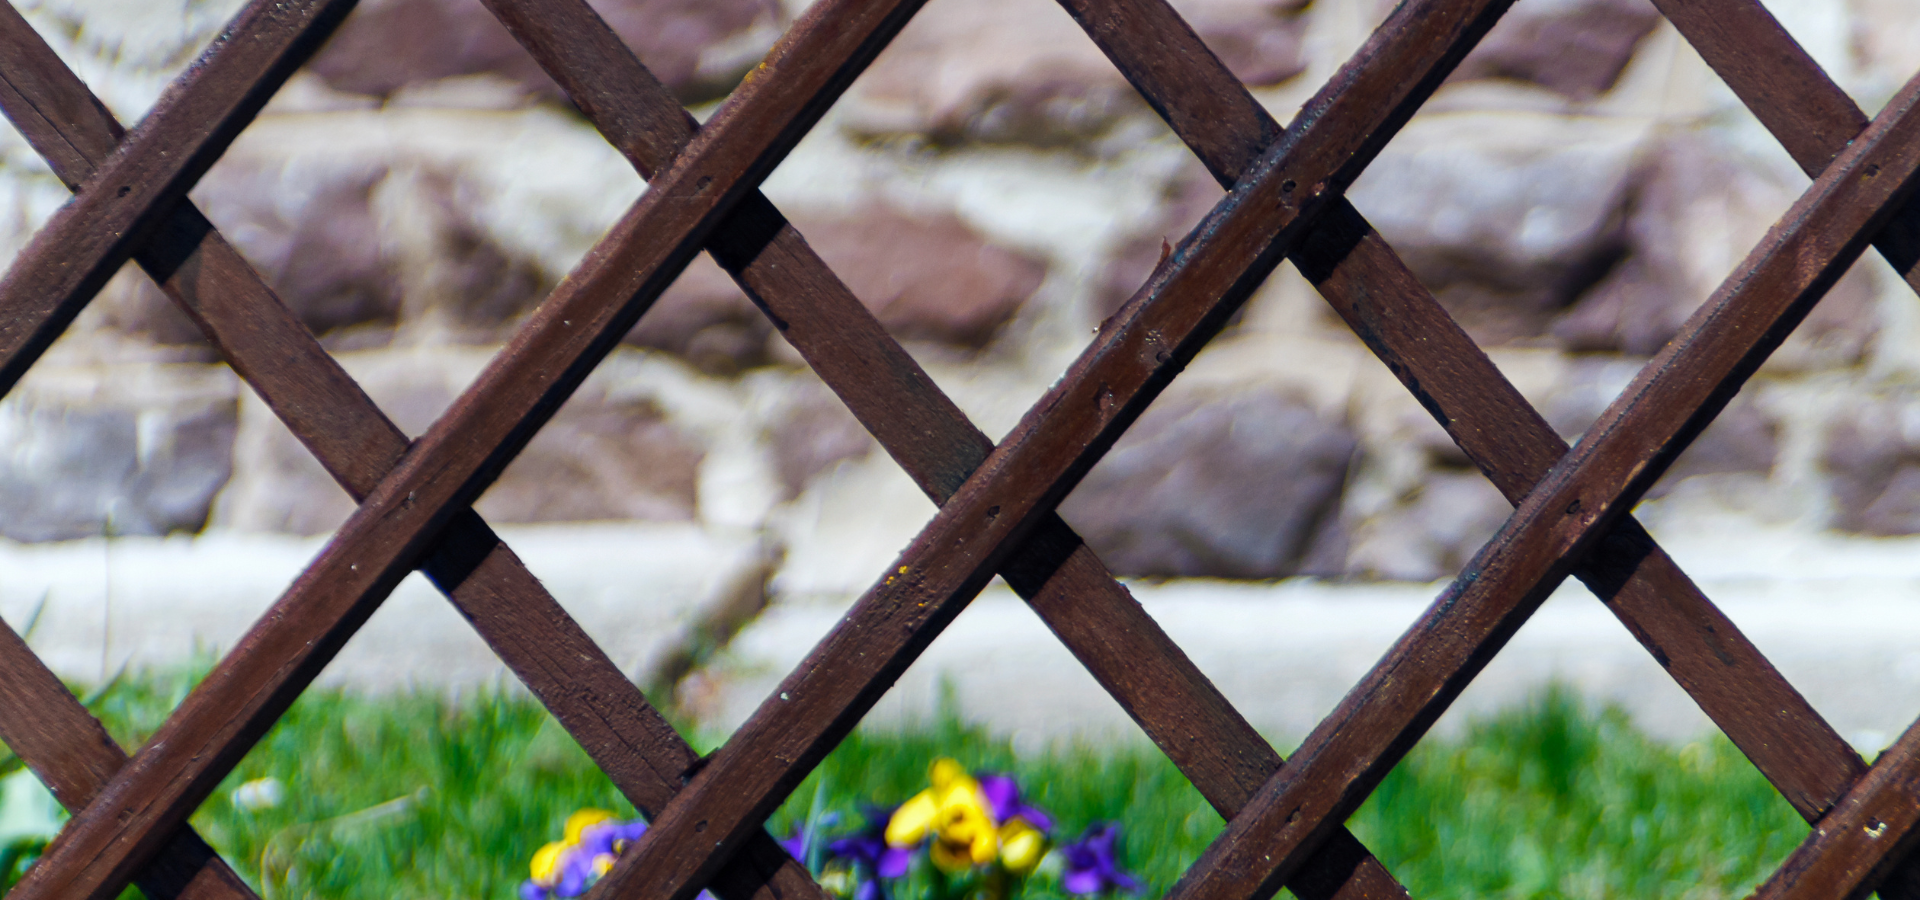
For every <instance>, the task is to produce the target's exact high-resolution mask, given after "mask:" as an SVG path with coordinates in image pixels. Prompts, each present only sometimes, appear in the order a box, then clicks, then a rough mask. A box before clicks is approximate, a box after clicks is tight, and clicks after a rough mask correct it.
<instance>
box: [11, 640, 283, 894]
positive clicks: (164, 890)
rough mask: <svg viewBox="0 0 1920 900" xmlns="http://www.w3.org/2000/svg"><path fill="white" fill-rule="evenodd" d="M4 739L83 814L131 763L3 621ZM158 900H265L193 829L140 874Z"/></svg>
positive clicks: (66, 802)
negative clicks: (127, 764) (98, 794)
mask: <svg viewBox="0 0 1920 900" xmlns="http://www.w3.org/2000/svg"><path fill="white" fill-rule="evenodd" d="M0 741H4V742H5V743H6V745H7V748H8V749H10V750H12V751H13V754H14V755H15V756H18V757H20V759H22V760H24V761H25V762H26V763H27V765H28V767H30V768H32V769H33V773H34V774H35V775H37V776H39V778H40V783H42V784H44V785H46V786H47V789H48V790H50V791H52V792H53V796H54V797H55V798H56V799H58V800H59V801H60V805H61V806H64V807H66V808H67V809H69V810H79V809H81V808H83V807H85V806H86V805H87V803H88V801H90V800H92V799H93V796H94V794H95V793H96V792H97V791H98V790H99V788H100V785H102V784H104V783H105V782H106V780H107V779H108V778H110V777H112V775H113V773H114V772H116V771H118V770H119V769H120V767H121V766H122V765H124V764H125V763H126V761H127V754H126V752H125V751H123V750H121V749H120V745H119V744H116V743H114V741H113V738H112V737H111V736H109V735H108V734H107V729H106V728H105V727H103V726H101V724H100V721H99V720H98V719H95V718H94V717H93V714H91V713H89V712H87V708H86V707H84V706H81V705H80V700H79V699H78V698H76V697H74V696H73V694H72V693H71V692H69V691H68V690H67V687H66V685H64V684H61V683H60V679H59V678H58V677H56V676H55V675H54V674H53V672H52V671H51V670H49V669H48V668H47V667H46V665H45V664H43V663H41V662H40V658H39V657H37V656H34V655H33V651H32V650H31V649H29V648H28V647H27V642H26V641H23V640H21V639H20V635H19V634H18V633H16V632H15V631H14V630H13V629H12V628H11V627H9V626H7V625H6V624H5V623H3V622H0ZM138 884H139V885H140V889H141V890H142V891H144V892H145V893H146V895H147V896H148V897H150V898H154V900H171V898H175V897H178V898H182V900H257V898H258V895H256V894H254V892H253V890H252V889H251V888H249V887H247V885H246V883H245V882H243V881H241V880H240V876H239V875H237V874H235V873H234V871H233V868H232V867H231V866H228V865H227V863H226V861H225V860H222V859H221V858H220V857H219V856H218V855H217V854H215V853H214V852H213V848H211V847H209V846H207V842H206V841H205V840H204V839H202V838H201V837H200V836H199V835H198V834H195V833H194V832H193V830H192V829H181V830H180V831H179V832H178V833H176V834H175V835H174V836H173V839H172V840H171V841H169V842H168V843H167V845H166V847H165V848H164V849H162V850H161V851H160V854H159V855H158V856H157V857H155V859H154V863H153V865H151V866H148V867H147V868H146V870H145V871H143V872H141V873H140V878H139V879H138Z"/></svg>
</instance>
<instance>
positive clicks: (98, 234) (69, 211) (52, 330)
mask: <svg viewBox="0 0 1920 900" xmlns="http://www.w3.org/2000/svg"><path fill="white" fill-rule="evenodd" d="M352 8H353V0H253V2H251V3H249V4H247V6H246V8H245V9H243V10H241V12H240V14H239V15H238V16H235V17H234V19H233V21H232V22H231V23H229V24H228V26H227V28H226V30H225V31H223V32H221V34H220V35H219V36H217V37H215V38H214V40H213V43H212V44H211V45H210V46H209V47H208V49H207V51H206V52H205V53H204V54H202V56H201V57H200V59H199V60H198V61H196V62H195V63H194V64H193V65H192V66H191V67H189V68H188V70H187V72H186V73H185V74H184V75H182V76H181V77H180V78H179V79H178V80H176V81H175V82H174V83H173V84H172V85H170V86H169V87H168V88H167V90H166V92H165V93H164V94H162V95H161V97H160V100H159V102H158V103H156V104H155V105H154V108H153V111H152V112H150V113H148V114H147V116H146V118H144V119H142V120H141V121H140V124H139V125H138V126H136V127H135V128H134V130H133V133H132V134H130V135H129V136H128V138H127V140H126V141H125V142H124V143H123V144H122V149H121V150H120V151H119V152H117V153H116V154H115V155H114V156H113V158H112V159H111V160H110V161H108V162H107V163H106V164H105V165H103V166H102V167H101V169H100V172H99V174H98V175H97V176H96V177H95V179H94V181H93V182H92V183H90V184H89V185H88V186H87V187H86V188H85V189H83V190H82V191H81V193H80V195H79V196H77V197H75V198H74V199H73V200H71V201H69V202H68V203H67V205H65V206H63V207H61V208H60V211H59V212H57V213H55V214H54V216H53V218H52V219H51V220H50V221H48V222H47V224H46V226H45V227H43V228H41V229H40V231H39V232H38V233H36V234H35V235H34V237H33V240H32V241H31V242H30V243H28V244H27V246H26V248H25V249H24V250H22V251H20V255H19V256H17V257H15V258H14V261H13V266H12V267H11V268H9V269H8V270H7V274H6V277H5V278H4V279H0V309H6V310H11V311H15V312H16V315H15V316H10V317H8V318H6V319H4V320H0V391H5V390H9V389H11V388H12V386H13V384H14V382H16V381H18V380H19V379H20V376H21V374H23V373H24V372H25V371H26V369H27V367H28V366H30V365H32V364H33V362H34V360H36V359H38V358H39V356H40V354H41V352H43V351H44V350H45V349H46V348H47V345H49V344H51V343H53V340H54V338H56V337H59V336H60V332H61V331H63V330H65V328H66V327H67V324H68V323H70V322H72V321H73V317H74V316H75V315H78V314H79V312H80V309H81V308H82V307H83V306H85V305H86V303H87V301H88V300H91V299H92V298H93V295H94V293H95V292H97V291H99V289H100V288H101V286H102V285H105V284H106V282H107V279H108V278H111V277H112V276H113V273H114V272H116V271H119V269H120V266H121V265H122V264H123V263H125V262H126V261H127V259H128V258H129V257H130V256H131V255H132V254H133V248H134V247H135V246H136V245H137V244H138V243H139V241H140V240H141V239H143V238H145V237H146V236H147V233H148V232H149V231H150V230H151V229H152V228H154V227H155V226H157V225H158V224H159V223H160V222H161V221H162V219H163V218H164V217H165V215H166V214H167V213H168V212H169V211H170V210H171V209H172V208H173V205H174V203H175V202H176V201H178V200H179V199H180V198H181V197H184V196H186V193H187V190H188V189H189V188H191V187H192V186H193V184H194V182H195V181H198V180H199V178H200V176H201V175H202V174H203V173H205V172H206V170H207V168H208V167H209V166H212V165H213V162H214V160H216V159H218V158H219V157H220V154H221V153H223V152H225V151H226V148H227V144H228V143H229V142H231V141H232V140H233V138H234V137H235V136H236V135H238V134H239V133H240V129H241V128H244V127H246V124H247V123H248V122H250V121H252V119H253V117H254V115H255V114H256V113H258V112H259V111H260V107H262V106H265V105H266V102H267V98H269V97H271V96H272V95H273V92H274V91H275V90H277V89H278V88H279V87H280V84H281V83H282V82H284V81H286V79H287V77H288V76H290V75H292V74H293V72H294V70H295V69H297V68H299V66H300V65H301V64H302V63H304V62H306V60H307V57H308V56H311V55H312V54H313V51H314V50H316V49H318V47H319V45H320V42H321V41H323V40H325V39H326V37H327V35H328V34H330V33H331V32H332V30H333V27H334V26H335V25H336V24H338V23H339V21H340V19H341V18H342V17H343V16H345V15H346V14H347V11H348V10H350V9H352ZM12 89H13V90H16V91H21V92H27V91H31V87H30V86H29V85H25V84H22V85H17V86H13V88H12ZM82 112H85V111H84V110H82Z"/></svg>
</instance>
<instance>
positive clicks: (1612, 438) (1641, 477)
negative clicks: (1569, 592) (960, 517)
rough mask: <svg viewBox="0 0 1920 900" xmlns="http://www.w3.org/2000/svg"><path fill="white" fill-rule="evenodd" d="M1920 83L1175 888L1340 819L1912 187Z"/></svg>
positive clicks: (1272, 869) (1284, 865)
mask: <svg viewBox="0 0 1920 900" xmlns="http://www.w3.org/2000/svg"><path fill="white" fill-rule="evenodd" d="M1917 104H1920V83H1915V84H1909V85H1908V87H1907V88H1906V89H1904V90H1903V91H1902V92H1901V94H1900V95H1899V96H1898V97H1896V98H1895V99H1894V101H1893V102H1892V103H1890V104H1889V106H1888V107H1887V109H1886V111H1885V112H1883V113H1882V114H1881V116H1880V118H1879V119H1877V120H1876V121H1875V122H1874V124H1873V126H1872V127H1870V128H1869V129H1868V131H1867V133H1866V134H1864V135H1863V136H1862V137H1861V138H1860V139H1859V140H1857V141H1855V142H1854V143H1853V145H1852V146H1851V147H1849V149H1848V150H1847V152H1846V153H1844V154H1843V155H1842V156H1841V157H1840V158H1839V159H1838V160H1837V161H1836V162H1835V163H1834V164H1833V165H1832V166H1831V167H1829V169H1828V171H1827V172H1825V173H1823V175H1822V177H1821V178H1820V179H1819V180H1818V181H1816V182H1815V183H1814V185H1813V187H1812V188H1811V189H1809V191H1808V192H1807V193H1806V194H1805V195H1803V196H1802V197H1801V199H1800V200H1799V201H1798V202H1797V203H1795V204H1794V206H1793V208H1792V209H1791V210H1789V211H1788V213H1787V215H1786V217H1785V218H1784V219H1782V220H1781V222H1780V223H1779V224H1777V225H1776V226H1775V227H1774V229H1773V230H1772V231H1771V232H1770V233H1769V234H1768V236H1767V238H1766V240H1765V241H1764V242H1763V243H1762V244H1761V245H1760V246H1759V247H1757V248H1756V249H1755V250H1754V252H1753V253H1752V254H1751V255H1749V256H1748V257H1747V259H1746V260H1745V261H1744V262H1743V263H1742V264H1741V265H1740V267H1739V268H1738V269H1737V270H1736V271H1735V272H1734V274H1733V275H1732V276H1730V277H1729V278H1728V280H1727V281H1726V282H1725V283H1723V284H1722V286H1721V288H1720V289H1719V290H1718V291H1716V292H1715V294H1714V296H1713V297H1712V298H1711V299H1710V300H1709V301H1708V302H1707V304H1705V305H1704V306H1703V307H1702V308H1701V309H1700V310H1699V311H1697V312H1696V313H1695V315H1694V316H1693V317H1692V318H1691V319H1690V320H1689V321H1688V323H1687V326H1686V327H1685V328H1684V329H1683V331H1682V333H1681V335H1680V336H1679V337H1678V338H1676V339H1675V340H1674V341H1673V342H1671V343H1670V344H1668V346H1667V347H1666V348H1665V349H1664V350H1663V351H1662V352H1661V354H1660V355H1659V356H1657V357H1655V359H1654V360H1653V361H1652V362H1651V363H1649V364H1648V365H1647V367H1646V368H1645V369H1644V370H1643V371H1642V373H1641V375H1640V376H1639V377H1638V378H1637V379H1636V380H1635V381H1634V383H1633V384H1632V385H1631V386H1630V387H1629V388H1628V389H1627V391H1626V392H1625V393H1624V394H1623V395H1622V396H1621V397H1620V398H1619V399H1618V400H1616V401H1615V402H1614V404H1613V405H1612V406H1610V407H1609V408H1608V410H1607V411H1606V412H1605V413H1603V414H1602V415H1601V417H1600V419H1599V420H1598V421H1597V422H1595V423H1594V425H1593V426H1592V427H1591V428H1589V430H1588V431H1587V433H1586V434H1585V435H1584V436H1583V437H1582V438H1581V440H1580V442H1579V443H1578V444H1576V445H1575V446H1574V447H1573V449H1572V450H1571V451H1569V452H1568V454H1567V455H1566V457H1565V458H1563V459H1562V460H1561V461H1560V463H1558V464H1557V465H1556V466H1555V467H1554V468H1553V470H1552V471H1551V472H1550V473H1549V474H1548V476H1547V477H1546V478H1545V479H1543V480H1542V481H1541V483H1540V485H1539V487H1537V488H1535V489H1534V491H1533V492H1532V493H1531V494H1529V495H1528V497H1527V499H1526V501H1525V502H1524V503H1522V504H1521V506H1520V508H1519V510H1517V511H1516V512H1515V513H1514V516H1513V518H1511V519H1509V520H1508V522H1507V524H1506V525H1505V526H1504V527H1503V528H1502V529H1501V530H1500V532H1499V533H1498V534H1497V535H1496V536H1495V537H1494V539H1493V540H1492V541H1491V542H1489V543H1488V545H1487V546H1486V547H1485V548H1483V549H1482V550H1481V552H1480V553H1479V554H1478V555H1476V556H1475V558H1474V560H1473V561H1472V562H1471V563H1470V564H1469V566H1468V568H1467V570H1466V572H1465V573H1464V574H1462V575H1461V577H1460V578H1459V579H1457V580H1456V581H1455V582H1454V584H1453V585H1452V586H1450V587H1449V588H1448V590H1447V591H1446V592H1445V593H1443V594H1442V595H1441V596H1440V598H1439V599H1438V600H1436V601H1435V603H1434V605H1433V607H1432V608H1431V609H1430V610H1429V611H1428V612H1427V614H1426V615H1424V616H1423V617H1422V618H1421V620H1420V621H1419V622H1418V623H1416V625H1415V626H1414V628H1413V629H1412V630H1410V631H1409V632H1408V633H1407V634H1406V635H1405V636H1403V637H1402V638H1401V639H1400V640H1399V641H1398V642H1397V643H1396V644H1395V645H1394V647H1393V648H1392V649H1391V650H1390V651H1389V652H1388V654H1387V656H1386V657H1385V658H1384V659H1382V660H1381V662H1380V663H1379V664H1378V665H1376V666H1375V667H1374V669H1373V670H1372V671H1371V672H1370V673H1369V674H1368V676H1367V677H1366V679H1365V680H1363V681H1362V682H1361V683H1360V685H1359V686H1357V687H1356V688H1355V689H1354V690H1353V691H1352V692H1351V693H1350V694H1348V696H1347V698H1346V699H1345V700H1343V701H1342V702H1341V704H1340V706H1339V707H1338V708H1337V709H1336V710H1335V711H1334V713H1333V714H1332V715H1330V716H1329V717H1328V718H1327V719H1326V720H1325V721H1323V722H1322V723H1321V725H1320V726H1319V727H1318V728H1316V729H1315V730H1314V732H1313V733H1312V734H1311V735H1310V736H1309V737H1308V738H1307V741H1306V743H1305V744H1303V745H1302V747H1301V750H1300V752H1299V753H1297V754H1296V756H1295V758H1294V760H1293V761H1292V763H1290V764H1289V765H1288V766H1287V768H1286V769H1285V770H1283V771H1282V773H1281V774H1280V776H1279V777H1277V778H1275V779H1274V780H1273V781H1272V782H1270V783H1269V784H1268V785H1267V787H1266V788H1265V789H1263V790H1262V791H1261V794H1260V797H1259V798H1258V799H1257V800H1255V802H1254V803H1253V804H1251V805H1249V806H1248V808H1247V809H1246V810H1245V811H1244V812H1242V813H1241V815H1240V816H1239V817H1237V818H1235V819H1234V821H1233V822H1232V823H1230V824H1229V825H1228V827H1227V830H1226V831H1225V832H1224V833H1223V834H1222V835H1221V836H1220V838H1219V839H1218V840H1216V841H1215V842H1214V844H1213V845H1212V846H1211V847H1210V848H1209V849H1208V851H1207V853H1206V854H1205V855H1204V856H1202V858H1201V860H1200V862H1199V863H1197V864H1196V865H1195V866H1194V867H1193V868H1192V869H1190V870H1189V871H1188V873H1187V875H1186V876H1185V877H1184V878H1183V879H1182V880H1181V882H1180V883H1179V884H1178V885H1177V886H1176V887H1175V890H1174V891H1173V892H1172V893H1171V894H1170V895H1169V896H1173V897H1179V898H1182V900H1187V898H1200V897H1205V898H1229V897H1230V898H1236V900H1237V898H1248V897H1265V896H1268V895H1270V894H1271V893H1272V892H1273V891H1274V890H1276V889H1277V888H1278V887H1279V884H1280V881H1281V880H1282V879H1283V878H1284V876H1285V873H1286V872H1288V871H1290V870H1291V869H1292V868H1294V867H1297V866H1298V865H1299V863H1300V861H1301V860H1302V859H1303V858H1304V855H1305V852H1306V851H1307V850H1308V849H1309V848H1311V847H1313V846H1314V845H1315V843H1316V842H1317V841H1318V840H1319V839H1320V837H1321V836H1323V835H1324V834H1325V833H1326V832H1327V830H1328V828H1329V827H1330V825H1331V824H1332V823H1337V822H1340V821H1343V820H1344V819H1345V817H1346V816H1347V815H1349V814H1351V813H1352V811H1353V809H1354V808H1355V807H1357V806H1358V805H1359V803H1360V802H1361V801H1362V800H1364V799H1365V797H1366V796H1367V794H1368V793H1369V792H1370V791H1371V790H1372V789H1373V788H1374V787H1375V786H1376V785H1377V784H1378V783H1379V780H1380V779H1381V778H1382V777H1384V776H1385V775H1386V773H1387V772H1388V771H1389V770H1390V769H1391V768H1392V767H1393V765H1394V764H1396V763H1397V762H1398V761H1399V760H1400V758H1401V757H1402V756H1403V755H1404V754H1405V752H1406V751H1407V750H1408V749H1409V748H1410V747H1411V746H1412V744H1413V743H1414V742H1415V741H1416V740H1418V738H1419V737H1420V735H1421V734H1422V733H1423V732H1424V731H1425V729H1426V728H1427V727H1428V726H1430V725H1431V724H1432V723H1433V721H1434V720H1435V719H1436V718H1437V717H1438V716H1439V715H1440V713H1441V712H1443V711H1444V710H1445V709H1446V707H1447V705H1448V704H1449V703H1450V702H1451V701H1452V700H1453V699H1454V698H1455V697H1456V696H1458V694H1459V692H1460V691H1461V690H1462V689H1464V688H1465V686H1466V684H1467V683H1468V681H1470V680H1471V679H1472V677H1473V675H1475V674H1477V673H1478V671H1479V670H1480V668H1481V667H1482V666H1484V665H1485V663H1486V661H1487V660H1488V659H1489V658H1491V656H1492V654H1493V653H1495V652H1497V651H1498V649H1499V648H1500V647H1501V646H1502V645H1503V644H1504V643H1505V641H1506V640H1507V639H1508V638H1509V637H1511V636H1512V634H1513V632H1514V631H1515V630H1516V629H1518V628H1519V626H1520V624H1521V623H1522V622H1523V621H1525V619H1526V617H1527V616H1528V615H1529V614H1531V612H1532V611H1533V610H1534V609H1535V608H1537V606H1538V604H1539V603H1540V602H1541V601H1543V600H1544V599H1545V598H1546V596H1547V594H1548V593H1550V592H1551V591H1552V589H1553V588H1554V587H1555V586H1557V585H1558V583H1559V581H1560V580H1561V579H1563V578H1564V577H1566V575H1568V574H1569V573H1570V571H1571V569H1572V568H1573V564H1574V562H1575V561H1576V560H1578V559H1579V558H1580V556H1581V555H1582V554H1583V553H1584V552H1585V551H1587V550H1588V549H1590V547H1591V546H1592V544H1593V542H1594V541H1595V539H1596V538H1598V537H1599V536H1600V535H1602V534H1604V533H1606V531H1607V530H1608V529H1609V527H1610V526H1611V525H1612V524H1613V523H1614V522H1615V521H1617V520H1618V519H1619V518H1620V516H1621V514H1622V513H1624V512H1625V511H1626V510H1627V509H1628V508H1630V506H1631V505H1632V503H1633V502H1635V501H1636V500H1638V498H1639V497H1640V495H1641V494H1642V493H1644V492H1645V490H1646V489H1647V487H1648V486H1650V485H1651V484H1652V483H1653V481H1654V480H1655V479H1657V478H1658V477H1659V476H1660V474H1661V473H1662V472H1663V471H1664V470H1665V469H1666V467H1667V465H1668V464H1669V463H1671V461H1672V459H1673V458H1674V456H1676V455H1677V454H1679V453H1680V452H1681V451H1682V450H1684V449H1685V447H1686V446H1687V444H1688V442H1689V441H1691V440H1692V439H1693V437H1694V436H1696V435H1697V434H1698V433H1699V432H1700V430H1701V429H1703V428H1705V427H1706V425H1707V423H1708V422H1710V421H1711V420H1712V418H1713V416H1714V415H1716V414H1717V413H1718V412H1719V411H1720V410H1721V409H1722V408H1724V406H1725V404H1726V403H1727V401H1728V400H1730V399H1731V398H1732V397H1733V395H1734V393H1735V392H1736V391H1738V389H1739V387H1740V386H1741V384H1742V383H1743V382H1744V381H1745V379H1746V378H1747V377H1749V376H1750V375H1751V374H1752V373H1753V371H1754V370H1755V369H1757V368H1758V367H1759V365H1760V364H1761V363H1762V362H1763V361H1764V360H1765V358H1766V356H1767V354H1769V353H1771V352H1772V351H1773V349H1774V348H1775V347H1777V346H1778V345H1779V343H1780V341H1782V340H1784V339H1785V337H1786V335H1787V334H1788V333H1790V331H1791V330H1792V328H1793V327H1794V326H1795V325H1797V324H1798V323H1799V322H1800V320H1801V319H1802V318H1803V317H1804V316H1805V314H1806V312H1807V311H1808V310H1809V309H1811V308H1812V306H1813V304H1814V302H1815V301H1817V300H1818V299H1819V297H1820V295H1821V294H1822V293H1824V292H1825V291H1826V289H1827V288H1829V287H1831V286H1832V284H1833V282H1834V281H1836V280H1838V278H1839V277H1840V275H1841V274H1843V273H1844V272H1845V270H1846V267H1847V266H1848V265H1851V264H1852V262H1853V261H1854V259H1855V258H1857V257H1858V255H1859V253H1860V252H1861V251H1862V250H1863V249H1864V248H1865V246H1866V245H1867V242H1868V240H1869V239H1870V238H1871V237H1872V236H1873V234H1874V232H1875V231H1876V230H1877V229H1878V228H1879V227H1880V226H1881V225H1883V224H1885V222H1886V221H1887V220H1888V219H1889V218H1890V217H1891V216H1892V215H1893V213H1894V212H1895V211H1896V210H1897V209H1898V207H1899V205H1900V204H1902V203H1904V202H1905V201H1906V200H1907V198H1908V197H1909V196H1910V194H1911V189H1912V187H1913V182H1914V175H1915V172H1916V171H1917V170H1920V140H1917V139H1920V114H1917V113H1916V105H1917Z"/></svg>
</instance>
